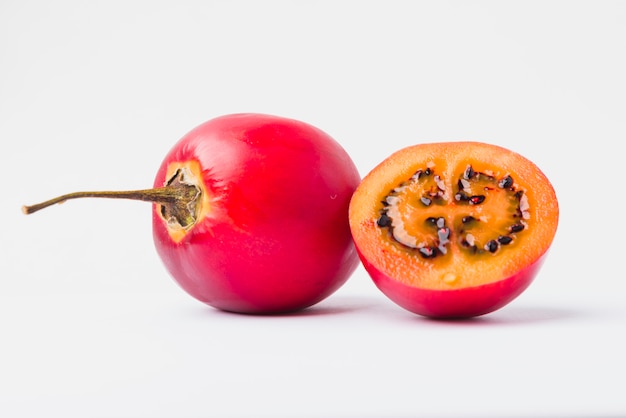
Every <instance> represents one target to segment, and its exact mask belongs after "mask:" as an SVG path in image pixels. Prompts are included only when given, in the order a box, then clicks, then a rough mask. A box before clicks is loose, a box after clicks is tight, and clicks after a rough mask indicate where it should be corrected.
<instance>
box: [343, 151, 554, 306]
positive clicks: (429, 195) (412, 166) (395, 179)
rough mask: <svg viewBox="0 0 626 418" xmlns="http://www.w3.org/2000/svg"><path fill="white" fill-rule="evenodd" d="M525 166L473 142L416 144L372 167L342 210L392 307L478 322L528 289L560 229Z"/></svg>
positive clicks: (543, 181) (533, 172)
mask: <svg viewBox="0 0 626 418" xmlns="http://www.w3.org/2000/svg"><path fill="white" fill-rule="evenodd" d="M558 213H559V210H558V203H557V199H556V194H555V192H554V189H553V188H552V185H551V184H550V182H549V181H548V179H547V177H546V176H545V175H544V174H543V173H542V172H541V170H539V168H538V167H537V166H536V165H535V164H533V163H532V162H531V161H529V160H528V159H526V158H524V157H522V156H521V155H519V154H517V153H515V152H512V151H510V150H507V149H504V148H502V147H498V146H495V145H490V144H484V143H479V142H447V143H431V144H421V145H416V146H412V147H408V148H405V149H402V150H400V151H398V152H396V153H394V154H393V155H391V156H390V157H389V158H387V159H386V160H384V161H383V162H382V163H381V164H379V165H378V166H377V167H376V168H374V169H373V170H372V171H371V172H370V173H369V174H368V175H367V176H366V177H365V178H364V179H363V181H362V182H361V185H360V186H359V188H358V189H357V191H356V192H355V194H354V195H353V198H352V201H351V204H350V226H351V230H352V235H353V238H354V241H355V244H356V247H357V250H358V253H359V256H360V258H361V261H362V262H363V265H364V266H365V268H366V270H367V271H368V273H369V274H370V276H371V277H372V279H373V281H374V282H375V284H376V285H377V286H378V287H379V289H380V290H381V291H383V293H385V294H386V295H387V296H388V297H389V298H390V299H391V300H393V301H394V302H396V303H397V304H399V305H400V306H402V307H404V308H406V309H408V310H409V311H412V312H415V313H418V314H421V315H425V316H431V317H471V316H477V315H483V314H485V313H488V312H492V311H494V310H496V309H499V308H501V307H503V306H504V305H506V304H508V303H509V302H510V301H511V300H513V299H515V298H516V297H517V296H518V295H519V294H520V293H521V292H522V291H523V290H525V289H526V288H527V287H528V285H530V283H531V282H532V280H533V278H534V277H535V275H536V274H537V272H538V270H539V267H540V266H541V264H542V262H543V259H544V256H545V254H546V252H547V250H548V248H549V247H550V245H551V243H552V240H553V238H554V235H555V233H556V228H557V224H558Z"/></svg>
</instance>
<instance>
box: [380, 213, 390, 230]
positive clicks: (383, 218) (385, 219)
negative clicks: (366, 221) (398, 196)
mask: <svg viewBox="0 0 626 418" xmlns="http://www.w3.org/2000/svg"><path fill="white" fill-rule="evenodd" d="M376 225H378V226H380V227H381V228H385V227H388V226H391V218H390V217H389V216H388V215H387V214H386V213H383V214H382V215H380V218H378V221H377V222H376Z"/></svg>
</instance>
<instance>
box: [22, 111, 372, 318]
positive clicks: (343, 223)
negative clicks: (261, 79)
mask: <svg viewBox="0 0 626 418" xmlns="http://www.w3.org/2000/svg"><path fill="white" fill-rule="evenodd" d="M360 180H361V177H360V175H359V173H358V171H357V168H356V166H355V165H354V163H353V161H352V159H351V158H350V156H349V155H348V154H347V152H346V151H345V150H344V149H343V148H342V146H341V145H340V144H339V143H338V142H337V141H335V140H334V139H333V138H332V137H330V136H329V135H328V134H327V133H325V132H323V131H322V130H320V129H318V128H316V127H314V126H312V125H310V124H307V123H305V122H301V121H298V120H294V119H289V118H284V117H279V116H273V115H264V114H255V113H242V114H232V115H224V116H221V117H217V118H214V119H211V120H209V121H207V122H205V123H203V124H201V125H199V126H197V127H196V128H194V129H192V130H191V131H190V132H189V133H187V134H186V135H185V136H184V137H183V138H181V139H180V140H179V141H178V142H177V143H176V144H175V145H174V146H173V147H172V149H171V150H170V152H169V153H168V154H167V155H166V156H165V158H164V160H163V162H162V163H161V166H160V168H159V169H158V171H157V174H156V177H155V180H154V188H153V189H147V190H137V191H129V192H78V193H71V194H68V195H64V196H60V197H58V198H55V199H52V200H50V201H47V202H44V203H42V204H38V205H33V206H26V207H24V211H25V212H26V213H32V212H35V211H37V210H39V209H42V208H44V207H47V206H50V205H52V204H55V203H60V202H63V201H65V200H68V199H73V198H80V197H109V198H128V199H138V200H145V201H150V202H153V203H154V204H153V210H152V219H153V236H154V243H155V246H156V249H157V252H158V254H159V256H160V257H161V259H162V260H163V263H164V264H165V267H166V268H167V270H168V271H169V272H170V274H171V275H172V277H173V278H174V279H175V280H176V282H178V284H179V285H180V286H181V287H182V288H183V289H184V290H185V291H187V293H189V294H190V295H191V296H193V297H195V298H196V299H198V300H200V301H202V302H205V303H206V304H208V305H211V306H213V307H215V308H218V309H222V310H225V311H232V312H239V313H250V314H268V313H282V312H291V311H297V310H300V309H304V308H307V307H309V306H312V305H314V304H316V303H318V302H320V301H322V300H323V299H325V298H326V297H328V296H329V295H331V294H332V293H333V292H334V291H336V290H337V289H338V288H339V287H340V286H342V285H343V284H344V282H345V281H346V280H347V279H348V278H349V277H350V275H351V274H352V273H353V271H354V270H355V269H356V267H357V266H358V263H359V259H358V256H357V253H356V250H355V248H354V244H353V241H352V236H351V234H350V226H349V224H348V206H349V203H350V199H351V197H352V194H353V192H354V190H355V189H356V187H357V186H358V184H359V182H360Z"/></svg>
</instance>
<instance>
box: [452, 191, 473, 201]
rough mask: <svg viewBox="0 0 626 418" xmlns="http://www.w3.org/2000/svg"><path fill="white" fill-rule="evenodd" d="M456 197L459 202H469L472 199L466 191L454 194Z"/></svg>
mask: <svg viewBox="0 0 626 418" xmlns="http://www.w3.org/2000/svg"><path fill="white" fill-rule="evenodd" d="M454 198H455V199H456V200H457V201H458V202H467V201H468V200H469V199H470V198H469V196H468V195H467V194H466V193H465V192H458V193H457V194H455V195H454Z"/></svg>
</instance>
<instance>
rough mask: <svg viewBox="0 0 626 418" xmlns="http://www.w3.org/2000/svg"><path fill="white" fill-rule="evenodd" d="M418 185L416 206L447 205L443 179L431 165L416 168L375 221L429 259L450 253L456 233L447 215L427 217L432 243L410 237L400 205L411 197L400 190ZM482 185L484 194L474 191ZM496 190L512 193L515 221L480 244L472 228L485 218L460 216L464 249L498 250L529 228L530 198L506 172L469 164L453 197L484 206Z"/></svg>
mask: <svg viewBox="0 0 626 418" xmlns="http://www.w3.org/2000/svg"><path fill="white" fill-rule="evenodd" d="M415 184H419V185H420V186H421V188H420V190H421V192H420V193H421V194H420V195H418V196H416V197H415V199H416V200H415V202H416V203H417V206H416V207H417V208H419V206H420V205H421V206H422V207H423V208H427V207H430V206H431V205H434V204H438V205H445V204H447V203H448V193H447V191H446V186H445V183H444V181H443V179H442V178H441V176H440V175H438V174H436V173H435V172H434V170H433V168H432V167H430V166H429V167H427V168H425V169H420V170H418V171H416V172H415V174H413V175H412V176H411V177H410V178H409V179H408V180H407V181H405V182H403V183H402V184H400V185H399V186H397V187H395V188H394V189H393V190H392V191H391V192H390V193H389V194H388V195H387V196H386V197H385V199H383V201H382V205H383V208H382V209H381V211H380V215H379V218H378V219H377V222H376V223H377V225H378V226H379V227H380V228H386V229H388V230H389V232H390V235H391V237H392V238H393V239H394V240H395V241H396V242H398V243H399V244H400V245H402V246H404V247H406V248H409V249H411V250H416V252H417V253H418V254H419V255H420V256H422V257H423V258H426V259H430V258H436V257H438V256H444V255H446V254H447V253H448V248H447V245H448V244H450V242H451V237H452V236H453V235H454V233H453V231H452V230H451V228H450V226H449V225H447V222H446V219H445V218H444V217H428V218H427V219H426V220H425V225H424V227H425V230H430V229H432V231H433V232H432V233H431V236H432V239H431V240H430V241H429V242H418V240H417V238H416V237H414V236H411V235H410V234H409V232H408V231H407V230H406V228H405V225H404V220H403V218H402V214H401V212H400V210H399V209H398V207H399V205H400V204H401V203H404V204H407V203H409V199H410V198H408V197H407V196H406V195H401V193H402V192H404V191H405V190H406V188H407V187H409V186H411V185H415ZM472 186H474V187H472ZM480 188H482V190H484V192H485V194H477V193H475V192H474V193H472V190H474V191H475V190H477V189H480ZM497 189H500V190H501V191H504V192H505V193H507V195H509V196H510V201H511V202H512V205H514V206H515V207H514V210H513V216H512V217H513V222H512V223H511V224H510V225H509V226H508V227H506V229H505V230H501V232H500V233H499V234H497V235H496V236H495V237H494V238H491V239H486V240H485V241H483V242H482V243H480V242H478V241H479V240H478V239H477V238H476V236H475V235H474V234H472V233H471V231H472V230H475V231H478V230H480V228H481V226H480V225H481V223H482V222H484V221H483V220H481V218H480V217H476V216H473V215H472V214H465V215H463V216H462V217H461V226H460V227H459V228H458V231H456V233H457V235H458V237H457V239H458V242H459V243H460V244H461V247H462V248H466V249H468V250H469V251H470V252H471V253H473V254H477V253H485V252H486V253H492V254H493V253H497V252H498V250H500V249H501V247H503V246H508V245H510V244H511V243H513V242H514V240H515V238H516V236H517V234H518V233H520V232H522V231H524V229H526V222H525V220H527V219H529V218H530V212H529V209H530V207H529V204H528V199H527V196H526V195H525V193H524V191H523V190H517V189H516V187H515V181H514V179H513V177H512V176H511V175H508V174H507V175H506V176H504V177H502V178H499V179H496V178H495V177H494V176H493V175H492V173H490V172H477V171H475V170H474V169H473V167H472V166H471V165H467V167H466V168H465V170H464V171H463V173H462V175H461V176H460V177H459V179H458V181H457V182H456V191H455V193H454V200H455V201H456V204H457V205H467V206H477V205H483V204H485V202H487V201H488V196H489V192H490V191H494V190H497ZM477 228H478V229H477ZM483 235H484V234H483Z"/></svg>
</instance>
